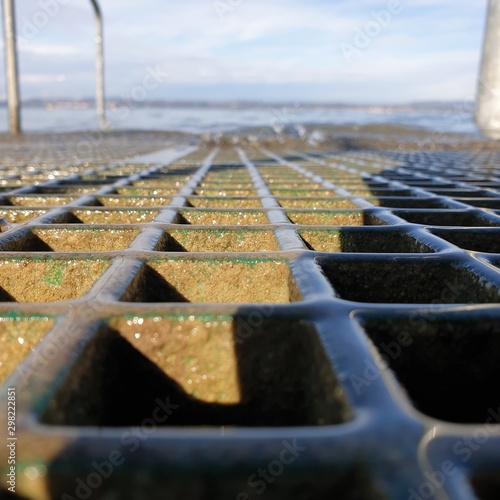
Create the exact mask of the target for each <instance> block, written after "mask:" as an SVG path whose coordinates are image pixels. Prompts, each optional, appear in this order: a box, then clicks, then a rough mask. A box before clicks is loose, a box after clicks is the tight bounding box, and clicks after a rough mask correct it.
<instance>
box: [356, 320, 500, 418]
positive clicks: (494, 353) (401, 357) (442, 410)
mask: <svg viewBox="0 0 500 500" xmlns="http://www.w3.org/2000/svg"><path fill="white" fill-rule="evenodd" d="M362 323H363V328H364V330H365V331H366V333H367V334H368V336H369V337H370V338H371V340H372V341H373V343H374V345H375V346H376V347H377V349H378V350H379V351H380V353H381V355H383V356H384V357H385V359H386V360H387V362H388V364H389V366H390V368H391V369H392V370H393V371H394V372H395V374H396V378H397V379H398V380H399V382H400V383H401V384H402V385H403V387H404V388H405V389H406V391H407V392H408V396H409V398H410V399H411V400H412V402H413V404H414V405H415V407H416V408H417V409H419V410H420V411H421V412H422V413H425V414H427V415H430V416H431V417H434V418H438V419H441V420H446V421H450V422H459V423H484V422H486V421H489V420H488V419H489V418H491V417H490V413H489V410H490V411H491V409H493V410H494V411H495V412H497V411H498V410H499V408H500V393H499V392H498V390H496V386H495V383H494V381H496V380H499V379H500V364H499V363H498V359H499V357H500V322H498V320H485V319H484V318H481V320H471V319H460V320H459V319H453V320H452V319H450V320H447V319H438V318H436V316H431V315H429V316H425V315H417V314H415V315H414V316H412V317H410V318H408V319H378V318H377V319H375V318H366V319H365V320H364V321H362ZM494 423H497V422H494Z"/></svg>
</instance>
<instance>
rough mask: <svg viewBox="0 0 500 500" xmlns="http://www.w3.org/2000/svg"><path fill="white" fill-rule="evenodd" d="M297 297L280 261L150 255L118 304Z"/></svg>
mask: <svg viewBox="0 0 500 500" xmlns="http://www.w3.org/2000/svg"><path fill="white" fill-rule="evenodd" d="M299 300H301V296H300V292H299V290H298V288H297V285H296V284H295V280H294V279H293V277H292V274H291V271H290V267H289V266H288V264H287V263H286V262H285V261H283V260H270V259H262V258H255V259H251V258H241V259H220V258H217V259H185V258H173V257H172V258H171V259H151V260H149V261H147V263H146V264H144V265H143V266H142V268H141V269H140V270H139V272H138V273H137V275H136V276H135V278H134V280H133V281H132V283H131V284H130V285H129V287H128V288H127V290H126V291H125V293H124V294H123V295H122V297H121V298H120V301H122V302H193V303H231V304H233V303H262V304H264V303H265V304H268V303H274V304H286V303H290V302H296V301H299Z"/></svg>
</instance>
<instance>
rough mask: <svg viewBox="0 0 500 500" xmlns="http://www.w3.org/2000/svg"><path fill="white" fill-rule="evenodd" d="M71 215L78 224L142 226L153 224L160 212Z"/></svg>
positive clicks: (80, 213)
mask: <svg viewBox="0 0 500 500" xmlns="http://www.w3.org/2000/svg"><path fill="white" fill-rule="evenodd" d="M71 213H72V214H73V215H74V216H75V218H76V219H77V220H75V221H74V222H76V223H83V224H141V223H146V222H152V221H153V219H154V218H155V217H156V216H157V215H158V210H73V211H72V212H71ZM69 222H71V221H69Z"/></svg>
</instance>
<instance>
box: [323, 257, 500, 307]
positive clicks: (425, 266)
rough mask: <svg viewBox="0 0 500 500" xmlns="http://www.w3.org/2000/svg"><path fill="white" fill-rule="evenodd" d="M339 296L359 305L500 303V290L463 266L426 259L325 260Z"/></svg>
mask: <svg viewBox="0 0 500 500" xmlns="http://www.w3.org/2000/svg"><path fill="white" fill-rule="evenodd" d="M320 264H321V268H322V270H323V273H324V274H325V276H326V277H327V279H328V280H329V281H330V283H331V285H332V286H333V288H334V289H335V291H336V292H337V293H338V295H339V297H340V298H342V299H345V300H351V301H355V302H371V303H390V304H392V303H401V304H466V303H495V302H499V301H500V290H499V289H498V288H497V287H496V286H494V285H493V284H492V283H491V282H489V281H488V280H486V279H485V278H483V277H481V276H479V275H476V274H475V273H473V272H472V271H470V270H469V269H466V268H465V267H461V266H459V265H456V264H453V263H448V262H440V261H436V260H434V261H431V260H429V259H425V260H420V261H417V260H412V261H394V260H386V259H362V260H361V259H355V260H354V259H353V260H348V261H344V260H342V261H340V260H338V261H335V260H321V261H320Z"/></svg>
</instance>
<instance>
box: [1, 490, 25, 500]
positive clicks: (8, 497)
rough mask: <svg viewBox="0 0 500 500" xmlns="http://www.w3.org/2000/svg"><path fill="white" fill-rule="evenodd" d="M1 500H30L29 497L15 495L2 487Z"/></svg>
mask: <svg viewBox="0 0 500 500" xmlns="http://www.w3.org/2000/svg"><path fill="white" fill-rule="evenodd" d="M0 500H29V499H28V498H27V497H23V496H21V495H19V494H18V493H13V492H12V491H9V490H7V489H3V488H1V487H0Z"/></svg>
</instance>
